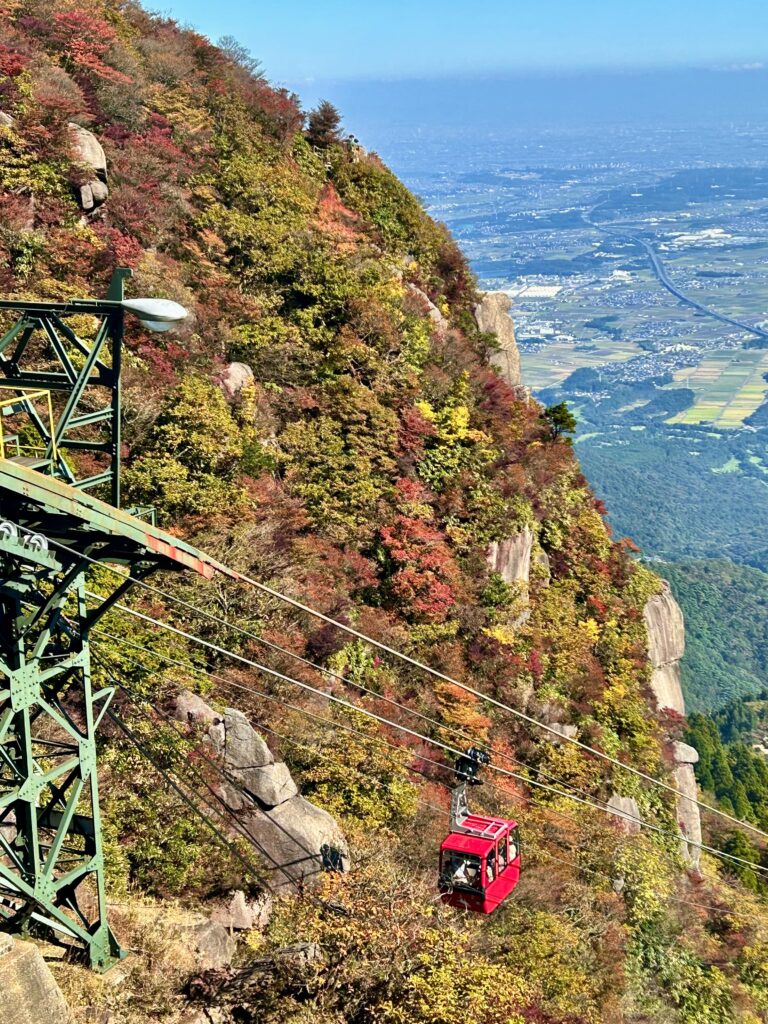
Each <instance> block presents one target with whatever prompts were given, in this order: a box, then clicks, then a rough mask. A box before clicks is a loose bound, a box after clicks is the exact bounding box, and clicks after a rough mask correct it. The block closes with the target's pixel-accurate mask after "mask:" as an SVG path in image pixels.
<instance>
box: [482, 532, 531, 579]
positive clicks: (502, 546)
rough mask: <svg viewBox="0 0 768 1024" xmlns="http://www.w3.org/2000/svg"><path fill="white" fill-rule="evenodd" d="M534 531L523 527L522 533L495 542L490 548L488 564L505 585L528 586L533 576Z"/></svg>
mask: <svg viewBox="0 0 768 1024" xmlns="http://www.w3.org/2000/svg"><path fill="white" fill-rule="evenodd" d="M532 550H533V530H531V528H530V527H529V526H525V527H523V529H522V530H521V531H520V533H518V534H515V536H514V537H507V538H506V539H505V540H498V541H496V540H495V541H494V542H493V543H492V544H491V545H490V546H489V548H488V564H489V566H490V567H491V570H492V571H493V572H497V573H499V575H500V576H501V578H502V579H503V580H504V582H505V583H525V584H526V585H527V584H528V581H529V579H530V574H531V552H532Z"/></svg>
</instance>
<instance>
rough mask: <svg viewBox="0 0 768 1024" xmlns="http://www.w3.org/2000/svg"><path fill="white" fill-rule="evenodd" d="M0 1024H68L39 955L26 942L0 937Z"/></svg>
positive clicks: (64, 1006) (65, 1009)
mask: <svg viewBox="0 0 768 1024" xmlns="http://www.w3.org/2000/svg"><path fill="white" fill-rule="evenodd" d="M0 995H1V996H2V1010H0V1020H2V1022H3V1024H70V1021H71V1016H70V1012H69V1008H68V1006H67V1004H66V1002H65V1001H64V996H63V995H62V994H61V990H60V988H59V986H58V985H57V984H56V980H55V979H54V977H53V975H52V974H51V971H50V968H49V967H48V964H47V963H46V962H45V960H44V959H43V954H42V953H41V952H40V950H39V949H38V948H37V946H33V945H32V943H30V942H19V941H18V940H16V939H12V938H11V937H10V936H9V935H0Z"/></svg>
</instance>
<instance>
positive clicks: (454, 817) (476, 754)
mask: <svg viewBox="0 0 768 1024" xmlns="http://www.w3.org/2000/svg"><path fill="white" fill-rule="evenodd" d="M490 760H491V759H490V757H489V756H488V754H486V753H485V752H484V751H482V750H479V749H478V748H477V747H470V748H469V750H467V752H466V753H465V754H462V755H461V756H460V757H459V759H458V761H457V762H456V768H455V775H456V778H457V779H458V785H457V786H455V787H454V789H453V792H452V794H451V833H450V835H449V836H448V838H447V839H445V840H443V843H442V846H441V847H440V875H439V880H438V888H439V889H440V893H441V895H442V898H443V901H444V902H445V903H450V904H451V906H453V907H461V908H462V909H464V910H474V911H475V912H476V913H478V914H492V913H493V912H494V910H495V909H496V908H497V907H498V906H499V904H501V903H503V902H504V900H505V899H506V898H507V896H509V894H510V893H511V892H512V890H513V889H514V888H515V886H516V885H517V883H518V882H519V881H520V835H519V833H518V829H517V822H516V821H509V820H508V819H506V818H486V817H484V816H483V815H481V814H470V811H469V805H468V802H467V786H479V785H482V783H481V782H480V780H479V779H478V777H477V776H478V772H479V771H480V767H481V766H482V765H485V764H490Z"/></svg>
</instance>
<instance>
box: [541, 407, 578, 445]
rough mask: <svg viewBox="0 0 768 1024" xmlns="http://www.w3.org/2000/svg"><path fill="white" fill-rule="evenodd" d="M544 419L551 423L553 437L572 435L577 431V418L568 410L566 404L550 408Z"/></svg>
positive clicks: (545, 411)
mask: <svg viewBox="0 0 768 1024" xmlns="http://www.w3.org/2000/svg"><path fill="white" fill-rule="evenodd" d="M544 418H545V419H546V420H547V422H548V423H549V426H550V429H551V430H552V436H553V437H561V436H562V435H563V434H572V433H574V431H575V430H576V417H575V416H574V415H573V413H572V412H571V410H570V409H569V408H568V404H567V403H566V402H558V403H557V405H550V406H548V407H547V408H546V409H545V410H544Z"/></svg>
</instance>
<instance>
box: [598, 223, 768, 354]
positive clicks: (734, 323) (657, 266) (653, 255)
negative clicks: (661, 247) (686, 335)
mask: <svg viewBox="0 0 768 1024" xmlns="http://www.w3.org/2000/svg"><path fill="white" fill-rule="evenodd" d="M591 212H592V211H589V212H586V213H585V214H584V220H585V221H586V222H587V224H589V225H590V227H593V228H596V229H597V230H599V231H605V232H607V234H609V235H617V236H618V237H619V238H629V239H630V240H631V241H633V242H637V244H638V245H640V246H642V247H643V249H645V251H646V252H647V253H648V258H649V259H650V261H651V266H652V268H653V272H654V274H655V275H656V277H657V278H658V280H659V283H660V284H662V285H663V286H664V287H665V288H666V289H667V291H669V292H671V293H672V294H673V295H674V296H675V298H677V299H679V300H680V302H684V303H685V304H686V306H693V308H694V309H697V310H698V311H699V312H700V313H705V314H706V315H707V316H711V317H714V318H715V320H720V321H721V323H724V324H730V325H731V327H738V328H739V330H741V331H746V332H747V333H748V334H754V335H755V336H756V337H758V338H762V339H764V340H768V331H765V330H763V328H762V327H754V326H753V325H752V324H745V323H744V322H743V321H741V320H735V319H734V318H733V317H731V316H726V315H725V314H724V313H718V311H717V310H716V309H711V308H710V307H709V306H704V305H702V304H701V303H700V302H697V300H696V299H692V298H691V297H690V295H686V294H685V292H681V291H680V289H679V288H678V287H677V286H676V285H674V284H673V283H672V282H671V281H670V279H669V277H668V276H667V272H666V270H665V269H664V264H663V263H662V262H661V259H660V258H659V255H658V253H657V252H656V250H655V249H654V248H653V246H652V245H651V244H650V242H646V241H645V239H644V238H640V237H639V236H638V235H630V234H629V232H627V231H619V230H617V229H616V228H609V227H608V226H607V225H606V224H601V223H600V222H599V221H594V220H592V218H591V216H590V214H591Z"/></svg>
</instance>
